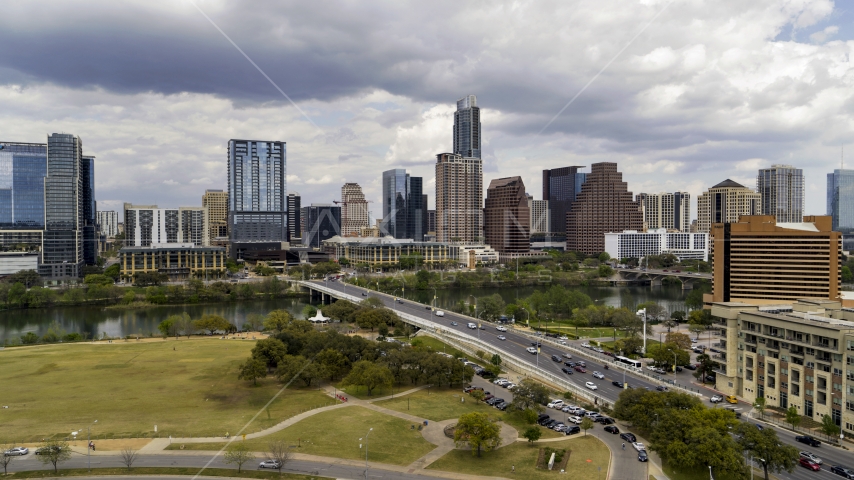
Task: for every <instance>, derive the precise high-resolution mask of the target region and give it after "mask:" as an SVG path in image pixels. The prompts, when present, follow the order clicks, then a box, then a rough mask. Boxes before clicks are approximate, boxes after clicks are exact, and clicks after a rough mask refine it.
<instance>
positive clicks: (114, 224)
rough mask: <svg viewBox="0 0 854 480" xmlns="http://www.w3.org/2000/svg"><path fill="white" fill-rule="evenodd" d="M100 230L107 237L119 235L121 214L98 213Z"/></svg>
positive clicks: (110, 212) (113, 211)
mask: <svg viewBox="0 0 854 480" xmlns="http://www.w3.org/2000/svg"><path fill="white" fill-rule="evenodd" d="M98 229H99V230H100V231H101V233H102V234H103V235H106V236H107V237H115V236H116V235H118V234H119V213H118V212H116V211H115V210H101V211H100V212H98Z"/></svg>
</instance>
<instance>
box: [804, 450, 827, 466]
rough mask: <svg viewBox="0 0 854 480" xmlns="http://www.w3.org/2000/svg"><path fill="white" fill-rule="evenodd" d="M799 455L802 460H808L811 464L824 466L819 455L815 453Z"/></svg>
mask: <svg viewBox="0 0 854 480" xmlns="http://www.w3.org/2000/svg"><path fill="white" fill-rule="evenodd" d="M798 455H800V457H801V458H806V459H807V460H809V461H811V462H813V463H817V464H819V465H821V464H822V460H821V459H820V458H819V457H818V455H816V454H814V453H811V452H800V453H799V454H798Z"/></svg>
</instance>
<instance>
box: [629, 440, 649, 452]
mask: <svg viewBox="0 0 854 480" xmlns="http://www.w3.org/2000/svg"><path fill="white" fill-rule="evenodd" d="M632 447H634V449H635V450H637V451H639V452H640V451H641V450H646V447H645V446H644V445H643V443H641V442H632Z"/></svg>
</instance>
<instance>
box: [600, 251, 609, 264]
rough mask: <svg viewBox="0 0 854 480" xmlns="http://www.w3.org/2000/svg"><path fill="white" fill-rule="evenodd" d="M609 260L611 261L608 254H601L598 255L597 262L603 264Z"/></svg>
mask: <svg viewBox="0 0 854 480" xmlns="http://www.w3.org/2000/svg"><path fill="white" fill-rule="evenodd" d="M610 259H611V255H609V254H608V252H602V253H600V254H599V261H600V262H602V263H605V262H607V261H608V260H610Z"/></svg>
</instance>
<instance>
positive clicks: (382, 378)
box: [342, 360, 394, 396]
mask: <svg viewBox="0 0 854 480" xmlns="http://www.w3.org/2000/svg"><path fill="white" fill-rule="evenodd" d="M392 382H394V376H393V375H392V374H391V370H389V368H388V367H386V366H384V365H377V364H375V363H373V362H370V361H368V360H360V361H358V362H356V363H354V364H353V368H352V369H351V370H350V373H349V374H348V375H347V376H346V377H344V380H343V382H342V383H343V384H344V385H356V386H362V387H365V388H366V389H367V390H368V395H369V396H370V395H371V393H372V392H373V391H374V389H376V388H377V387H391V384H392Z"/></svg>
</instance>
